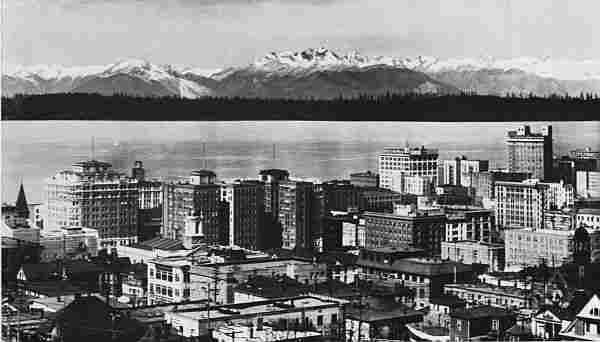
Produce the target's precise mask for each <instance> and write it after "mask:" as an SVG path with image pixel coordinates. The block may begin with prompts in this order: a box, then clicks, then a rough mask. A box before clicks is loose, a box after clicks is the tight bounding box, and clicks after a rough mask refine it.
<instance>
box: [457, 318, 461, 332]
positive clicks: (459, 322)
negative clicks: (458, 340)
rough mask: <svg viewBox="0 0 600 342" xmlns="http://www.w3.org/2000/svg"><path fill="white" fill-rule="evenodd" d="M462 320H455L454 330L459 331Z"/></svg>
mask: <svg viewBox="0 0 600 342" xmlns="http://www.w3.org/2000/svg"><path fill="white" fill-rule="evenodd" d="M461 323H462V322H461V321H460V320H456V330H458V331H461V330H462V324H461Z"/></svg>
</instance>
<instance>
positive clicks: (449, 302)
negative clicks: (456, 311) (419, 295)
mask: <svg viewBox="0 0 600 342" xmlns="http://www.w3.org/2000/svg"><path fill="white" fill-rule="evenodd" d="M429 302H430V303H431V304H436V305H443V306H448V307H452V308H454V307H461V306H465V305H466V304H467V302H465V301H464V300H462V299H460V298H458V297H456V296H443V297H433V298H430V299H429Z"/></svg>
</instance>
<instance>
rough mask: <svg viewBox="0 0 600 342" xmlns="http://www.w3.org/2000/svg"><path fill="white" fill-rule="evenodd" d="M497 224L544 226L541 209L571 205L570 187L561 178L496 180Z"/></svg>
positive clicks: (525, 226)
mask: <svg viewBox="0 0 600 342" xmlns="http://www.w3.org/2000/svg"><path fill="white" fill-rule="evenodd" d="M495 188H496V190H495V192H496V201H497V204H496V225H497V226H498V228H500V229H504V228H532V229H543V228H544V211H545V210H556V209H563V208H570V207H572V206H573V203H574V199H573V187H572V186H571V185H570V184H565V183H564V182H562V181H561V182H559V183H544V182H539V181H537V180H533V179H529V180H525V181H523V182H496V185H495Z"/></svg>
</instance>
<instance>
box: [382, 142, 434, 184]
mask: <svg viewBox="0 0 600 342" xmlns="http://www.w3.org/2000/svg"><path fill="white" fill-rule="evenodd" d="M438 155H439V154H438V151H437V150H435V149H426V148H425V147H424V146H423V147H420V148H418V147H417V148H410V147H405V148H401V147H388V148H385V149H384V151H383V153H382V154H380V155H379V177H380V179H379V181H380V186H381V187H382V188H384V189H391V188H392V177H393V175H394V174H398V173H403V174H405V175H406V176H423V177H429V178H430V179H431V181H432V183H433V184H437V183H436V182H437V172H438V170H437V169H438Z"/></svg>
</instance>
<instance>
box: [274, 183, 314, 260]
mask: <svg viewBox="0 0 600 342" xmlns="http://www.w3.org/2000/svg"><path fill="white" fill-rule="evenodd" d="M313 186H314V184H313V183H310V182H301V181H285V182H281V183H280V184H279V223H280V224H281V226H282V247H283V248H285V249H294V248H296V247H301V248H307V249H310V248H312V247H313V246H312V242H313V241H312V237H313V234H312V229H311V225H312V221H313V217H312V210H311V208H312V200H313Z"/></svg>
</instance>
